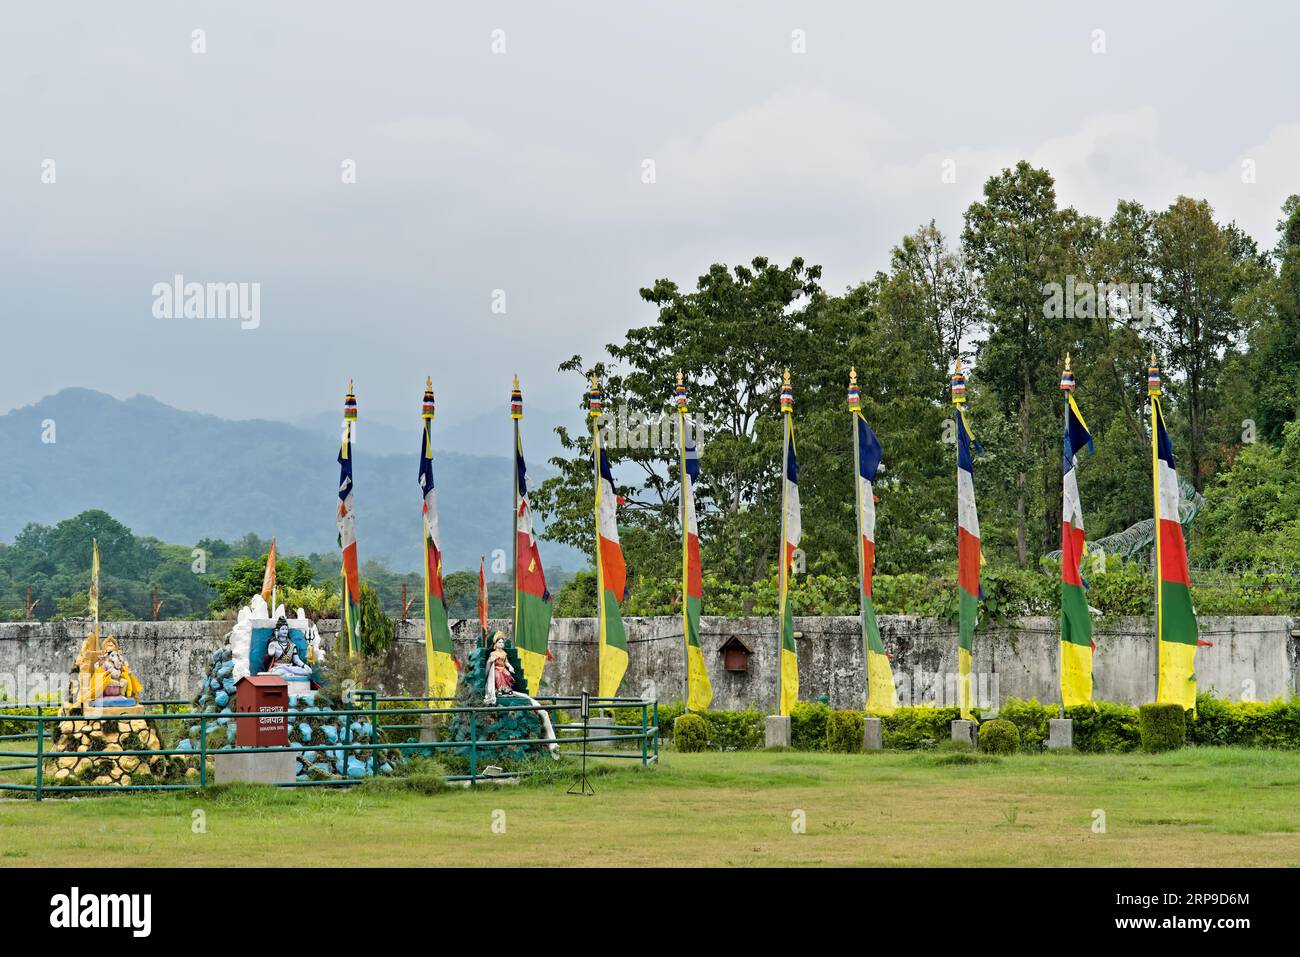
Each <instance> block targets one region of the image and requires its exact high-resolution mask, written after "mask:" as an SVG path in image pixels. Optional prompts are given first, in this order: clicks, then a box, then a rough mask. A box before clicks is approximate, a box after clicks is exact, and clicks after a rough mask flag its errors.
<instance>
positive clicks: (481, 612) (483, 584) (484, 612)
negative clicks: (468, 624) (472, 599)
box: [478, 555, 488, 644]
mask: <svg viewBox="0 0 1300 957" xmlns="http://www.w3.org/2000/svg"><path fill="white" fill-rule="evenodd" d="M486 563H487V556H485V555H480V556H479V557H478V623H479V626H480V627H481V628H482V629H483V642H484V644H486V643H487V637H488V594H487V574H486V571H487V569H486V567H485V566H486Z"/></svg>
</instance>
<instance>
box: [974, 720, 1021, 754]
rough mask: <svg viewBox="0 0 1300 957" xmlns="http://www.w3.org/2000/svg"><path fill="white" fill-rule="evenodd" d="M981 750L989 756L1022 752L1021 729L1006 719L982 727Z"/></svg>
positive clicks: (986, 723) (984, 724) (984, 723)
mask: <svg viewBox="0 0 1300 957" xmlns="http://www.w3.org/2000/svg"><path fill="white" fill-rule="evenodd" d="M979 744H980V750H981V751H985V752H987V753H989V754H1015V753H1016V752H1017V751H1019V750H1020V729H1019V728H1017V727H1016V726H1015V725H1014V724H1012V723H1011V722H1010V721H1008V720H1007V719H1006V718H994V719H993V720H992V721H985V722H983V723H982V724H981V725H980V738H979Z"/></svg>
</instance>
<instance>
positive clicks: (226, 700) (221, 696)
mask: <svg viewBox="0 0 1300 957" xmlns="http://www.w3.org/2000/svg"><path fill="white" fill-rule="evenodd" d="M212 700H213V701H215V702H216V703H217V707H218V708H224V707H225V706H226V705H228V704H230V695H228V694H226V692H225V691H218V692H217V693H216V694H215V695H213V697H212Z"/></svg>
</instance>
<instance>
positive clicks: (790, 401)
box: [781, 368, 794, 415]
mask: <svg viewBox="0 0 1300 957" xmlns="http://www.w3.org/2000/svg"><path fill="white" fill-rule="evenodd" d="M781 411H782V412H784V413H785V414H786V415H790V414H791V413H792V412H794V386H793V385H791V384H790V370H789V369H788V368H787V369H786V370H785V375H784V376H783V377H782V379H781Z"/></svg>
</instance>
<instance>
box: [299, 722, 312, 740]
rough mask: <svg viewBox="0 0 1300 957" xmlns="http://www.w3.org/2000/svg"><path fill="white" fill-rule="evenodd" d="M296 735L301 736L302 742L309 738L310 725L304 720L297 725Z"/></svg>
mask: <svg viewBox="0 0 1300 957" xmlns="http://www.w3.org/2000/svg"><path fill="white" fill-rule="evenodd" d="M298 736H299V737H301V738H302V741H303V744H306V743H307V742H308V741H310V740H311V725H309V724H308V723H307V722H306V721H304V722H302V723H301V724H300V725H298Z"/></svg>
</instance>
